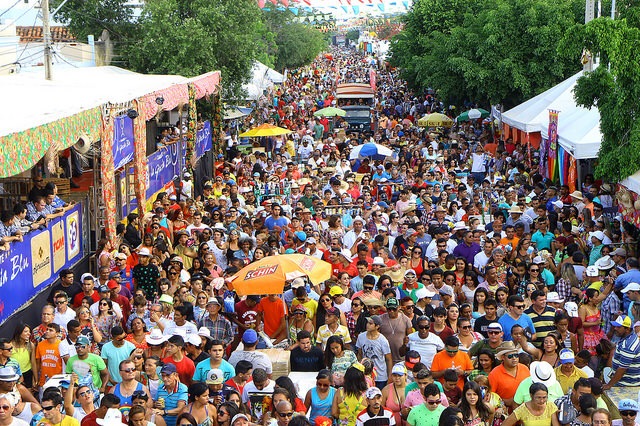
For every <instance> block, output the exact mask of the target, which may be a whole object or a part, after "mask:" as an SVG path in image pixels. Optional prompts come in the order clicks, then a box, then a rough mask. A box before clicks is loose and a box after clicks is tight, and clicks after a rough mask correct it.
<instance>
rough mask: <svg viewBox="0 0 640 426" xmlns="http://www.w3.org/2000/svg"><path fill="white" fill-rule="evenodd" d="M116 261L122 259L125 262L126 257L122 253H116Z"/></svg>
mask: <svg viewBox="0 0 640 426" xmlns="http://www.w3.org/2000/svg"><path fill="white" fill-rule="evenodd" d="M114 257H115V258H116V259H123V260H127V255H126V254H124V253H116V255H115V256H114Z"/></svg>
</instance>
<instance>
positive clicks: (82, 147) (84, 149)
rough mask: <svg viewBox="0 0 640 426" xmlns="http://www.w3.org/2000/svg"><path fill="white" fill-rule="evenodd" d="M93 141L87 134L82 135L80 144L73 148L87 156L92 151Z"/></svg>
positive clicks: (77, 143) (79, 140)
mask: <svg viewBox="0 0 640 426" xmlns="http://www.w3.org/2000/svg"><path fill="white" fill-rule="evenodd" d="M92 145H93V141H92V140H91V138H90V137H89V136H87V135H86V134H85V133H83V134H81V135H80V137H79V138H78V142H76V144H75V145H74V146H73V147H74V148H75V150H76V151H78V152H79V153H80V154H86V153H88V152H89V151H90V150H91V146H92Z"/></svg>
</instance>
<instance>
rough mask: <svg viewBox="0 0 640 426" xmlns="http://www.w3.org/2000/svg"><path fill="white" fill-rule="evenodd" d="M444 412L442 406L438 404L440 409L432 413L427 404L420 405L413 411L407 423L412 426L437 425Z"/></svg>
mask: <svg viewBox="0 0 640 426" xmlns="http://www.w3.org/2000/svg"><path fill="white" fill-rule="evenodd" d="M443 411H444V407H443V406H442V404H438V407H437V408H436V409H435V410H433V411H430V410H429V409H428V408H427V406H426V405H425V404H420V405H418V406H415V407H413V408H412V409H411V411H410V412H409V417H407V423H409V424H410V425H411V426H433V425H437V424H438V422H439V421H440V415H441V414H442V412H443Z"/></svg>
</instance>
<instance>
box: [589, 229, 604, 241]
mask: <svg viewBox="0 0 640 426" xmlns="http://www.w3.org/2000/svg"><path fill="white" fill-rule="evenodd" d="M591 237H596V238H597V239H599V240H600V241H604V232H602V231H595V232H590V233H589V238H591Z"/></svg>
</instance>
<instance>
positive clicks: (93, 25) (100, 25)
mask: <svg viewBox="0 0 640 426" xmlns="http://www.w3.org/2000/svg"><path fill="white" fill-rule="evenodd" d="M62 2H63V0H52V1H51V4H50V6H49V7H50V9H51V10H55V9H56V8H57V7H58V6H59V5H60V4H61V3H62ZM127 3H128V0H67V2H66V3H65V4H64V5H63V6H62V8H61V9H60V11H59V12H58V13H57V14H56V16H55V18H56V19H57V20H59V21H60V22H62V23H64V24H66V25H67V26H68V27H69V31H71V34H73V35H74V36H75V37H76V38H77V39H78V40H80V41H86V40H87V36H88V35H94V36H95V37H96V39H97V38H98V37H99V36H100V34H102V30H104V29H106V30H108V31H109V33H110V35H111V37H112V38H113V39H115V40H117V41H123V40H126V39H127V38H129V37H130V36H131V33H132V30H133V26H134V24H133V22H132V19H133V11H132V9H131V7H128V6H127Z"/></svg>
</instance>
